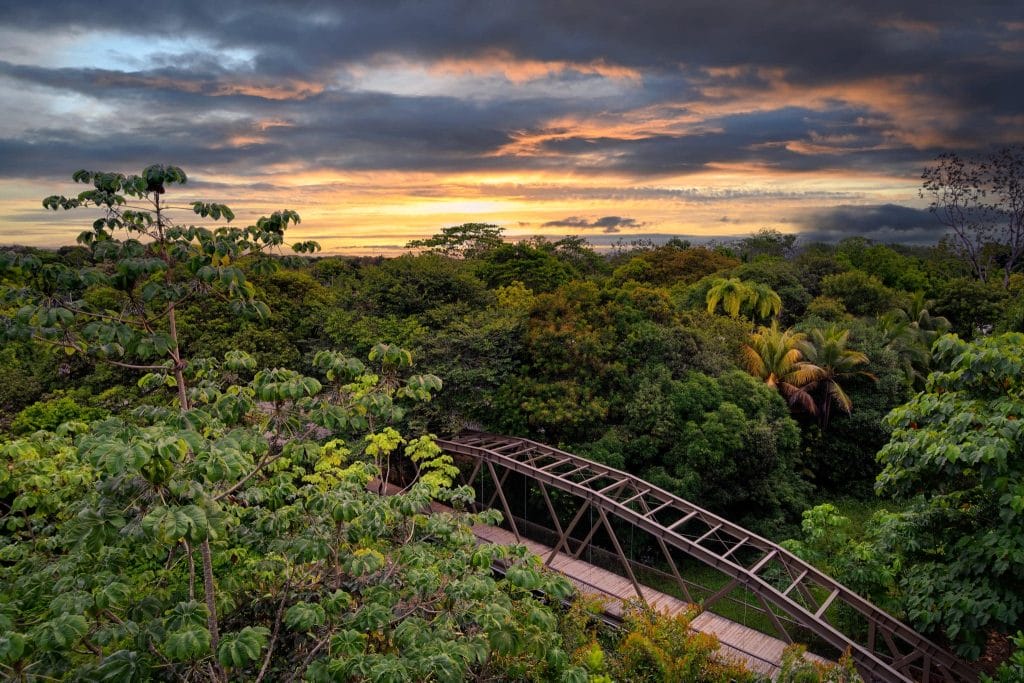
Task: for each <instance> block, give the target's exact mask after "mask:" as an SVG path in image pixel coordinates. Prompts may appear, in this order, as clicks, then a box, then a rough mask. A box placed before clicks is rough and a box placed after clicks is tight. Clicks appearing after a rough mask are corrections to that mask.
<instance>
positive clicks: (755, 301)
mask: <svg viewBox="0 0 1024 683" xmlns="http://www.w3.org/2000/svg"><path fill="white" fill-rule="evenodd" d="M744 284H746V285H747V289H749V290H750V297H749V298H748V300H747V302H748V304H749V308H750V312H751V314H752V315H751V317H753V316H754V315H756V316H757V317H759V318H768V317H771V316H773V315H778V314H779V313H780V312H781V311H782V297H780V296H779V295H778V293H777V292H776V291H775V290H774V289H772V288H771V287H769V286H768V285H766V284H763V283H761V282H747V283H744Z"/></svg>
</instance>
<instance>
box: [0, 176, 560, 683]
mask: <svg viewBox="0 0 1024 683" xmlns="http://www.w3.org/2000/svg"><path fill="white" fill-rule="evenodd" d="M76 178H77V179H79V180H82V181H85V182H92V183H93V184H94V187H95V189H94V190H89V191H87V192H84V193H82V194H81V195H79V196H78V197H77V198H73V199H68V198H63V197H58V198H49V199H48V200H47V202H46V203H47V205H48V206H58V207H64V208H76V207H78V206H87V205H88V206H92V205H98V206H99V207H100V208H101V209H102V210H103V211H104V217H103V218H101V219H98V220H97V221H96V222H95V223H94V227H93V231H92V232H89V233H85V234H83V237H82V238H81V240H82V242H83V243H86V244H88V245H89V247H90V250H91V259H90V263H91V264H92V265H91V267H87V268H84V269H77V268H67V267H63V266H61V267H58V266H55V265H54V264H48V265H44V264H42V263H40V262H39V261H38V259H36V260H33V259H32V258H21V257H20V256H17V255H16V257H15V258H9V257H8V258H4V259H3V261H0V265H2V266H3V269H4V282H5V283H12V284H13V285H16V286H13V287H10V288H5V291H4V292H3V294H4V295H5V296H10V297H18V298H20V299H21V302H22V304H23V306H22V308H21V309H20V310H19V311H18V313H17V319H16V320H12V321H3V322H4V325H3V326H2V328H3V329H5V330H6V331H7V332H8V333H10V334H14V335H15V336H18V337H22V338H32V339H36V340H38V341H39V342H40V343H48V344H51V345H56V346H58V347H59V348H62V349H66V350H68V351H70V352H72V353H76V354H89V355H90V357H95V358H97V359H99V360H103V361H106V362H108V363H115V364H117V365H118V366H121V367H125V368H131V369H137V370H139V371H147V372H146V374H145V375H144V376H143V377H142V378H141V379H140V380H139V384H140V386H141V387H142V389H143V390H144V391H147V392H153V393H156V392H158V391H159V390H160V389H161V388H163V387H170V388H173V389H174V393H173V396H174V399H173V402H164V401H159V400H151V401H147V402H146V403H144V404H142V405H139V406H138V407H137V408H135V409H132V410H127V411H122V412H119V413H118V414H115V415H113V416H111V417H109V418H107V419H104V420H101V421H96V422H93V423H91V424H86V423H85V422H83V421H81V420H74V421H71V422H65V423H64V424H61V425H60V426H58V427H57V428H56V430H54V431H52V432H49V431H37V432H35V433H33V434H30V435H28V436H25V437H22V438H18V439H9V438H7V437H6V436H3V437H0V457H2V458H3V462H4V466H3V467H0V500H2V501H4V509H3V511H2V512H3V514H2V516H0V525H2V528H3V535H2V536H0V556H2V562H0V579H2V580H0V603H2V604H3V608H2V612H0V670H2V671H3V672H4V674H5V676H7V675H10V676H13V677H15V678H19V677H21V678H24V677H28V678H36V677H39V678H63V677H67V676H70V675H72V674H74V675H75V676H81V677H83V678H87V679H99V680H135V679H146V678H149V677H150V676H151V675H159V676H161V677H165V678H169V679H189V680H214V681H222V680H226V679H228V678H236V679H246V680H256V681H262V680H270V679H280V678H282V677H283V676H285V675H291V676H296V675H301V676H303V677H304V678H307V679H309V680H314V681H326V680H334V679H337V678H339V677H340V678H363V679H372V680H379V681H403V680H428V679H436V680H463V679H464V678H466V677H467V676H469V675H471V672H472V674H473V675H478V676H481V677H490V676H492V675H494V674H495V672H501V673H502V675H508V676H509V677H513V678H518V679H527V680H538V679H550V678H552V677H556V678H557V677H558V676H560V675H562V674H563V673H565V674H566V675H573V673H574V670H573V667H571V666H569V664H568V657H567V655H566V653H565V652H563V651H562V650H560V649H559V648H558V638H557V636H556V635H554V634H553V633H552V632H553V630H554V628H555V626H556V620H555V617H554V616H553V615H552V614H551V613H550V612H549V611H548V610H547V609H546V607H545V606H544V605H542V604H541V603H540V602H539V601H537V600H536V599H535V598H534V597H533V591H537V590H543V591H544V592H546V593H549V594H550V595H551V596H552V597H554V598H555V599H559V598H565V597H567V596H568V595H569V594H570V592H571V587H570V585H569V584H568V583H567V582H566V581H565V580H563V579H559V578H555V577H553V576H550V575H547V574H544V573H542V572H541V571H540V565H539V560H537V559H536V558H531V557H529V556H528V555H527V554H526V552H525V548H522V547H520V548H513V549H509V548H503V547H494V546H487V547H483V548H478V547H477V545H476V543H475V539H474V537H473V534H472V532H471V531H470V527H469V525H472V524H476V523H486V522H488V521H490V522H493V521H495V518H494V515H493V514H487V513H484V514H481V515H463V514H461V513H444V514H433V513H432V512H431V510H430V505H431V501H432V500H442V501H445V502H447V503H448V504H450V505H454V506H456V507H461V506H465V504H466V503H468V502H469V501H470V500H472V491H471V490H470V489H467V488H461V489H452V488H451V486H452V476H453V475H454V473H455V472H456V470H455V468H454V465H453V463H452V460H451V458H450V457H449V456H446V455H444V454H442V453H441V452H440V449H439V448H438V447H437V446H436V445H435V444H434V443H433V441H432V439H431V437H430V436H429V435H421V436H419V437H416V438H405V437H403V436H402V435H401V434H400V433H399V432H398V430H397V429H396V426H398V425H400V423H401V421H402V419H403V417H404V415H405V413H406V410H407V408H406V406H407V405H409V404H410V403H416V402H419V401H425V400H429V399H430V398H431V396H432V395H433V394H434V393H435V392H436V391H437V390H439V389H440V380H438V378H436V377H434V376H432V375H412V374H410V372H411V366H412V357H411V354H409V353H408V352H407V351H405V350H403V349H400V348H397V347H393V346H388V345H384V344H378V345H376V346H375V347H374V348H373V349H372V350H371V351H370V353H369V355H368V361H369V364H368V365H367V364H364V363H363V362H362V361H360V360H358V359H356V358H350V357H346V356H344V355H342V354H340V353H337V352H333V351H321V352H319V353H317V354H315V355H314V356H313V357H312V359H311V363H312V367H313V368H314V369H315V371H316V372H317V374H318V375H319V378H317V377H312V376H306V375H303V374H301V373H299V372H296V371H294V370H289V369H284V368H274V369H268V370H258V369H257V366H256V363H255V361H254V359H253V358H252V357H251V356H249V355H248V354H246V353H244V352H241V351H239V350H238V349H232V350H230V351H229V352H228V353H226V354H225V357H224V358H223V360H219V359H213V358H208V357H205V358H204V357H187V356H186V355H185V354H184V353H183V351H182V347H181V345H180V344H179V340H178V334H179V330H178V322H179V320H178V317H177V316H176V315H175V313H176V311H177V310H179V309H180V307H181V306H182V305H183V303H185V302H186V301H194V300H198V299H201V298H203V297H219V296H223V297H226V298H227V299H228V300H230V301H231V302H233V303H238V304H239V305H238V306H237V308H238V310H239V312H241V313H246V312H251V313H255V314H258V315H265V314H266V306H265V304H262V303H260V302H257V301H255V300H254V299H253V298H252V295H253V288H252V286H251V283H249V282H248V281H247V280H246V279H245V278H244V275H243V274H242V272H241V271H240V270H239V269H238V268H237V267H236V266H235V265H234V264H235V263H236V262H237V261H238V260H239V259H243V258H248V259H257V260H256V262H255V263H256V264H260V263H264V265H265V266H268V267H272V266H273V265H274V263H273V262H272V261H268V262H264V261H262V260H261V259H262V252H263V250H264V248H270V247H275V246H277V245H280V244H282V243H283V238H284V231H285V228H286V227H287V225H288V224H290V223H293V222H296V221H297V219H298V217H297V216H296V215H294V214H293V213H292V212H279V213H277V214H274V215H273V216H271V217H270V218H268V219H261V220H260V221H258V222H257V224H256V225H255V226H250V228H246V229H244V230H240V229H234V228H218V229H216V230H208V229H205V228H196V227H193V226H189V227H183V226H178V225H175V224H174V223H173V222H171V220H170V217H169V216H168V214H167V209H168V206H169V205H168V204H166V203H165V201H164V200H163V197H162V195H163V194H164V193H165V192H166V191H167V186H168V185H171V184H181V183H183V182H184V181H185V175H184V173H183V172H181V171H180V169H176V168H174V167H150V168H147V169H146V170H145V171H144V172H143V174H142V175H141V176H122V175H119V174H108V173H86V172H81V173H78V174H76ZM133 199H134V200H138V201H142V202H149V204H150V208H151V210H147V209H142V208H137V207H135V206H132V205H131V204H130V202H131V201H132V200H133ZM192 208H193V210H194V211H195V212H196V213H197V214H199V215H200V216H204V217H210V218H214V219H216V218H218V217H222V216H223V217H227V218H230V217H231V214H230V210H229V209H227V208H226V207H224V206H223V205H217V204H203V203H198V202H197V203H194V204H193V205H192ZM121 232H125V233H127V237H125V238H121V237H120V233H121ZM137 236H144V237H146V238H148V241H146V242H143V241H141V240H139V239H136V237H137ZM300 248H302V249H310V248H313V247H312V245H308V244H307V245H303V246H302V247H300ZM95 287H104V288H110V289H112V290H113V291H115V292H117V293H118V295H119V296H120V297H121V301H123V303H124V307H123V309H121V310H115V309H107V308H98V307H97V306H95V305H94V304H93V303H90V302H94V301H96V300H97V299H96V298H95V297H90V296H88V294H89V292H90V288H95ZM103 300H107V299H106V298H105V299H103ZM403 456H404V457H403ZM395 469H401V470H403V472H404V473H405V474H407V475H410V476H411V478H412V482H413V483H410V484H409V485H408V487H407V490H406V491H405V492H404V493H402V494H400V495H396V496H381V495H378V494H377V493H374V492H371V491H370V490H368V487H369V485H370V484H371V482H372V481H373V480H374V479H376V480H377V481H378V482H381V483H386V482H388V481H389V480H390V479H391V477H389V474H390V473H391V472H392V471H393V470H395ZM397 479H399V480H402V481H403V482H404V481H405V480H404V479H402V478H400V477H399V478H397ZM374 488H377V489H379V488H380V484H378V486H375V487H374ZM8 503H9V506H8ZM197 555H198V562H197ZM496 560H503V561H504V562H506V563H507V564H508V565H509V567H508V573H507V576H506V578H505V579H503V580H501V581H496V580H495V579H493V577H492V576H491V565H492V563H493V562H494V561H496ZM197 564H198V565H199V566H198V567H197V566H196V565H197ZM200 591H201V593H202V596H201V599H200V595H199V593H200ZM552 645H554V647H552ZM156 671H159V673H158V674H156V673H155V672H156ZM576 673H577V674H578V673H579V672H576Z"/></svg>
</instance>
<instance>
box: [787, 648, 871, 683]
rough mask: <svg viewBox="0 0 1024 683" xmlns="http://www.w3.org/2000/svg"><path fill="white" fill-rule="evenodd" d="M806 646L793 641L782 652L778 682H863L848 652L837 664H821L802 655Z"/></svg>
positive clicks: (805, 650)
mask: <svg viewBox="0 0 1024 683" xmlns="http://www.w3.org/2000/svg"><path fill="white" fill-rule="evenodd" d="M806 652H807V647H806V646H804V645H800V644H799V643H794V644H792V645H790V646H789V647H787V648H786V649H785V650H784V651H783V653H782V669H781V670H780V671H779V676H778V678H777V679H776V680H777V681H778V683H863V681H864V679H862V678H861V677H860V674H858V673H857V669H855V668H854V666H853V659H852V658H851V657H850V656H849V653H847V654H845V655H843V656H842V658H841V659H840V660H839V663H838V664H823V663H821V662H816V661H811V660H809V659H807V658H806V657H804V654H805V653H806Z"/></svg>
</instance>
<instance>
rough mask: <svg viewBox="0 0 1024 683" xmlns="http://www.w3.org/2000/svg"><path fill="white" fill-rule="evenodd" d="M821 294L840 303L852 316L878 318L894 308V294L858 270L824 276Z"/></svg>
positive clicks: (879, 282) (872, 277)
mask: <svg viewBox="0 0 1024 683" xmlns="http://www.w3.org/2000/svg"><path fill="white" fill-rule="evenodd" d="M821 293H822V294H823V295H825V296H828V297H832V298H834V299H838V300H839V301H842V302H843V305H844V306H845V307H846V310H848V311H849V312H850V313H853V314H854V315H863V316H872V317H878V316H880V315H882V314H884V313H885V312H886V311H889V310H891V309H892V308H893V307H895V306H896V293H895V292H893V291H892V290H891V289H889V288H888V287H886V286H885V285H883V284H882V282H881V280H879V279H878V278H876V277H875V276H873V275H868V274H867V273H865V272H863V271H860V270H850V271H846V272H844V273H836V274H834V275H826V276H825V277H823V278H822V279H821Z"/></svg>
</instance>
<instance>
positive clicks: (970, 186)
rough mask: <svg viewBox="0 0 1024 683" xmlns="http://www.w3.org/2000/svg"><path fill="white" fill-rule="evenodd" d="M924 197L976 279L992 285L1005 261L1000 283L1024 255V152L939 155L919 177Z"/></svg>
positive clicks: (1012, 149)
mask: <svg viewBox="0 0 1024 683" xmlns="http://www.w3.org/2000/svg"><path fill="white" fill-rule="evenodd" d="M921 179H922V181H923V182H922V185H921V192H920V194H921V196H922V197H926V198H928V199H930V200H931V205H930V207H929V208H930V209H931V212H932V214H934V215H935V216H936V218H938V219H939V221H940V222H941V223H942V224H943V225H945V226H946V227H947V228H948V229H949V230H950V233H951V237H952V241H953V245H954V247H955V248H956V250H957V251H958V252H959V253H960V255H961V258H963V259H964V260H965V261H966V262H967V263H968V264H969V265H970V267H971V270H972V272H973V273H974V276H975V277H977V278H978V279H979V280H981V281H982V282H988V281H989V280H990V279H991V278H992V276H993V275H994V272H995V271H996V270H997V269H998V265H999V264H998V260H1001V262H1002V278H1001V279H1002V283H1003V287H1004V288H1005V287H1007V286H1008V285H1009V281H1010V275H1011V274H1012V273H1013V271H1014V269H1015V268H1016V267H1017V265H1018V263H1019V262H1020V260H1021V258H1022V256H1024V147H1022V146H1020V145H1015V146H1010V147H1003V148H1001V149H999V150H998V151H996V152H993V153H992V154H990V155H988V156H987V157H984V158H981V157H968V158H964V157H961V156H960V155H958V154H956V153H955V152H946V153H943V154H940V155H939V157H938V158H937V159H936V160H935V163H934V164H933V165H931V166H929V167H927V168H926V169H925V170H924V173H923V174H922V175H921Z"/></svg>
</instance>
